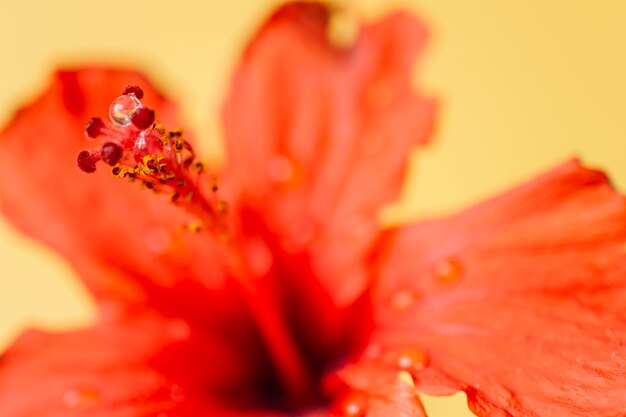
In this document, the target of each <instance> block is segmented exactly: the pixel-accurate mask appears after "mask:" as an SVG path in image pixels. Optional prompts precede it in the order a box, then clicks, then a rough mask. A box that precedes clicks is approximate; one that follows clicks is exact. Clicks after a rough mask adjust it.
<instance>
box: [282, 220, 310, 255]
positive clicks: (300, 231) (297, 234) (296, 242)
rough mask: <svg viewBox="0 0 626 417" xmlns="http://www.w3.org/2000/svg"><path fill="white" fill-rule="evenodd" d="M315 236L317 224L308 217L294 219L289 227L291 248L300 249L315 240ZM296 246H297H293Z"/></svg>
mask: <svg viewBox="0 0 626 417" xmlns="http://www.w3.org/2000/svg"><path fill="white" fill-rule="evenodd" d="M314 236H315V225H314V224H313V221H312V220H309V219H308V218H305V217H303V218H299V219H298V220H296V221H294V222H293V223H292V224H291V227H290V228H289V240H290V242H289V245H288V246H290V247H291V249H293V250H298V249H300V248H302V247H304V246H306V245H307V244H309V243H310V242H311V240H313V237H314ZM293 246H295V247H293Z"/></svg>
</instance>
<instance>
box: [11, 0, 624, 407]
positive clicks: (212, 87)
mask: <svg viewBox="0 0 626 417" xmlns="http://www.w3.org/2000/svg"><path fill="white" fill-rule="evenodd" d="M276 3H277V2H275V1H269V0H239V1H235V0H229V1H197V2H193V1H190V0H176V1H167V0H162V1H156V0H152V1H137V0H135V1H121V0H110V1H107V2H103V3H96V2H88V1H84V0H61V1H28V0H24V1H20V2H17V1H10V0H0V57H2V58H1V59H2V65H0V124H4V123H5V122H6V121H7V120H8V119H9V117H10V114H11V113H12V110H13V109H14V108H15V107H16V106H17V105H18V104H20V103H23V102H24V101H25V100H27V99H29V98H31V97H32V96H34V95H35V94H36V93H37V91H40V90H41V88H42V87H43V86H44V85H45V83H46V81H47V77H48V75H49V74H50V72H51V70H52V68H53V67H55V66H56V65H58V64H59V63H62V64H72V63H80V62H86V61H89V62H99V61H104V62H117V63H129V64H133V65H136V66H138V67H140V68H142V69H143V70H145V71H146V72H148V73H149V74H150V75H151V76H153V77H155V78H156V79H157V80H158V81H159V82H160V83H161V84H162V85H164V86H165V87H166V89H167V90H168V91H169V92H170V93H172V94H174V95H176V96H177V97H179V98H181V99H182V101H183V104H184V109H185V111H186V115H187V117H188V119H189V120H190V121H191V123H193V124H195V126H196V127H197V130H198V131H200V132H201V133H202V134H203V135H204V136H205V137H206V138H207V139H208V138H211V140H217V138H219V129H218V125H219V124H218V123H219V120H218V109H219V103H220V99H221V97H222V96H223V94H224V91H225V85H226V83H227V79H228V74H229V70H230V68H231V67H232V65H233V61H234V59H235V57H236V55H237V53H238V52H239V51H240V49H241V47H242V45H243V43H244V42H245V40H246V39H247V38H248V37H249V35H250V34H251V33H252V31H253V30H254V28H255V27H256V25H258V24H259V22H260V20H261V18H262V16H263V15H264V14H266V13H267V12H268V11H269V9H270V7H271V5H272V4H276ZM344 3H346V4H348V5H350V6H353V7H354V9H355V10H356V11H357V12H358V13H361V14H363V15H364V16H366V17H368V18H374V17H376V16H378V15H379V14H380V13H382V12H384V11H385V10H390V9H392V8H394V7H396V6H401V7H404V8H409V9H412V10H414V11H416V12H417V13H418V14H419V15H421V16H422V17H423V18H424V19H425V20H426V21H427V22H428V23H429V24H430V26H431V32H432V40H431V42H430V44H429V47H428V50H427V51H426V55H425V57H424V61H423V66H422V69H421V71H420V73H419V75H418V79H419V82H420V84H421V85H423V86H425V87H426V88H427V89H428V90H429V91H431V92H433V93H434V94H436V95H437V96H438V97H440V98H441V100H442V108H441V114H440V119H439V120H440V122H439V129H438V132H437V136H436V143H435V144H434V145H433V146H432V147H431V148H430V149H428V150H426V151H423V152H421V153H420V154H419V156H416V157H415V158H414V162H416V163H415V164H414V169H413V170H412V173H411V175H410V177H411V179H410V182H409V184H410V186H408V187H407V188H406V190H405V194H404V198H403V204H402V205H401V206H400V207H399V208H396V210H393V213H394V214H395V215H396V216H401V217H407V216H408V217H414V216H415V215H419V214H422V215H423V214H427V213H440V212H445V211H450V210H455V209H458V208H461V207H462V206H464V205H466V204H469V203H471V202H474V201H477V200H478V199H481V198H483V197H485V196H487V195H489V194H492V193H494V192H497V191H499V190H502V189H504V188H506V187H508V186H511V185H513V184H514V183H516V182H518V181H520V180H523V179H526V178H529V177H531V176H532V175H533V174H535V173H538V172H539V171H541V170H542V169H545V168H547V167H549V166H551V165H553V164H555V163H558V162H559V161H562V160H563V159H565V158H567V157H569V156H572V155H575V154H576V155H580V156H581V157H582V158H583V159H584V160H585V161H587V162H589V163H591V164H593V165H596V166H600V167H603V168H605V169H607V170H608V171H609V172H610V173H611V174H612V177H613V178H614V180H615V182H616V183H617V184H618V185H620V184H621V185H626V164H624V163H623V161H624V154H623V152H624V151H626V146H624V142H625V141H626V126H625V121H626V118H625V117H624V116H625V111H626V106H625V104H626V24H625V22H626V1H624V0H596V1H587V0H525V1H521V0H518V1H513V0H511V1H503V0H476V1H465V0H419V1H406V2H404V3H397V2H386V1H382V0H352V1H348V2H344ZM0 276H1V279H0V347H2V346H6V344H7V343H9V340H10V339H11V337H13V336H14V335H15V334H16V332H17V331H18V330H19V329H20V328H22V327H24V326H26V325H33V324H35V325H40V326H46V327H54V328H64V327H68V326H76V325H79V324H83V323H87V322H89V320H90V319H91V318H92V316H93V308H92V306H91V304H90V302H89V300H88V298H87V296H86V294H85V293H84V291H83V290H82V289H81V287H80V285H79V284H78V283H77V281H76V278H75V277H74V276H73V274H72V272H71V270H70V269H69V268H68V267H67V265H66V264H65V263H64V262H63V260H62V259H59V258H58V257H56V256H55V255H54V254H51V253H49V252H48V251H47V250H46V249H45V248H42V247H40V246H39V245H37V244H33V243H32V242H29V241H28V240H27V239H25V238H23V237H21V236H19V235H18V234H17V233H16V232H15V231H13V230H12V229H11V228H10V226H8V225H7V224H5V223H1V222H0ZM427 405H428V407H429V409H430V410H432V415H433V416H440V417H442V416H463V415H469V414H467V413H468V412H467V411H466V408H465V406H464V405H463V398H462V397H461V396H457V397H456V398H454V399H452V400H450V399H446V400H429V401H428V402H427Z"/></svg>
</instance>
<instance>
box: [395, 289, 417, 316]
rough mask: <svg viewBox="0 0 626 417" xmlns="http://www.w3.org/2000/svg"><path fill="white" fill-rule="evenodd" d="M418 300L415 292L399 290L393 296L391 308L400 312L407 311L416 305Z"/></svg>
mask: <svg viewBox="0 0 626 417" xmlns="http://www.w3.org/2000/svg"><path fill="white" fill-rule="evenodd" d="M418 298H419V297H418V295H417V293H416V292H415V291H413V290H409V289H404V290H399V291H396V292H395V293H394V294H393V295H392V296H391V307H393V308H394V309H396V310H398V311H403V310H407V309H409V308H411V307H412V306H414V305H415V303H416V302H417V300H418Z"/></svg>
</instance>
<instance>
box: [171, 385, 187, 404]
mask: <svg viewBox="0 0 626 417" xmlns="http://www.w3.org/2000/svg"><path fill="white" fill-rule="evenodd" d="M170 398H171V399H172V401H174V402H176V403H182V402H183V401H185V392H184V391H183V389H182V387H180V386H179V385H172V387H171V388H170Z"/></svg>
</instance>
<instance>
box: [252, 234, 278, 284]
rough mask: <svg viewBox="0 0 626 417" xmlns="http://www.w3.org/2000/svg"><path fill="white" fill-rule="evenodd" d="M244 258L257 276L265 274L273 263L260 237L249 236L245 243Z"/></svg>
mask: <svg viewBox="0 0 626 417" xmlns="http://www.w3.org/2000/svg"><path fill="white" fill-rule="evenodd" d="M246 258H247V259H248V262H249V264H250V268H251V269H252V271H253V272H254V273H255V274H256V275H257V276H263V275H266V274H267V273H268V272H269V271H270V269H271V268H272V265H273V264H274V257H273V256H272V252H271V250H270V249H269V248H268V247H267V244H266V243H265V242H264V241H263V240H261V239H254V238H251V239H249V240H248V242H247V244H246Z"/></svg>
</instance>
